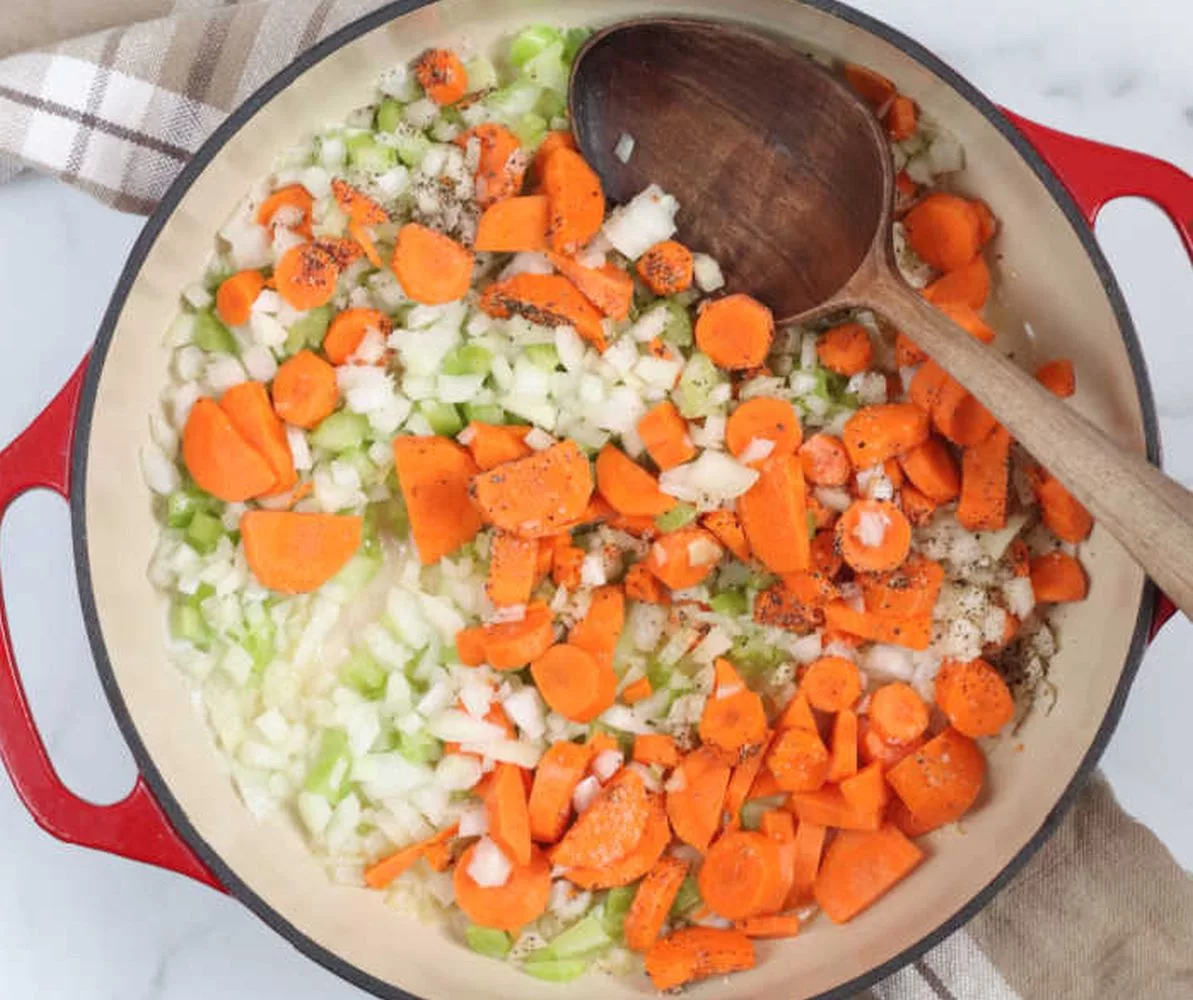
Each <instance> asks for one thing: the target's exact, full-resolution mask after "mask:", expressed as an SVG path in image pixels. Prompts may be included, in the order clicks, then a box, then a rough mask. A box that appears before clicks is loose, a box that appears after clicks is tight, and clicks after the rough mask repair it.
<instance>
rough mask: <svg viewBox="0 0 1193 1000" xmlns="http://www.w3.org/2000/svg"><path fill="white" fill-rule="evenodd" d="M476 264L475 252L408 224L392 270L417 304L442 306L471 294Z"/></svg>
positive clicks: (399, 234) (439, 234)
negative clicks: (473, 267) (473, 269)
mask: <svg viewBox="0 0 1193 1000" xmlns="http://www.w3.org/2000/svg"><path fill="white" fill-rule="evenodd" d="M472 264H473V256H472V253H471V251H469V250H467V249H466V248H465V247H462V246H461V245H460V244H459V243H457V242H456V241H455V240H453V239H452V238H451V237H450V236H445V235H444V234H443V233H439V232H436V231H435V230H434V229H428V228H427V227H426V226H424V225H421V224H419V223H417V222H408V223H406V225H404V226H403V227H402V228H401V229H400V230H399V231H398V239H397V242H396V243H395V244H394V255H393V260H392V262H391V264H390V266H391V267H392V268H393V272H394V274H395V275H396V276H397V279H398V282H399V283H400V284H401V286H402V290H403V291H404V292H405V293H406V294H407V295H409V296H410V297H411V298H412V299H414V301H415V302H421V303H422V304H423V305H427V306H438V305H443V304H445V303H447V302H455V301H457V300H458V299H462V298H463V297H464V296H465V295H467V294H468V289H469V288H470V287H471V286H472Z"/></svg>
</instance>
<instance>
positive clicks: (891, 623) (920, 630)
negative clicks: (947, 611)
mask: <svg viewBox="0 0 1193 1000" xmlns="http://www.w3.org/2000/svg"><path fill="white" fill-rule="evenodd" d="M824 620H825V624H826V625H827V626H828V627H829V628H830V629H835V630H838V631H841V632H848V633H849V634H850V635H854V636H857V637H858V638H859V639H869V640H870V641H871V642H885V643H889V644H890V645H892V646H905V647H906V648H907V649H916V650H923V649H927V648H928V646H929V645H931V643H932V615H931V614H924V615H916V616H914V617H912V618H891V617H887V616H886V615H875V614H871V613H870V612H868V611H857V610H855V609H853V608H851V607H850V606H849V605H848V604H846V603H845V602H844V601H833V602H832V603H831V604H829V605H828V607H826V608H825V609H824Z"/></svg>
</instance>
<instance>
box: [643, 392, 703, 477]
mask: <svg viewBox="0 0 1193 1000" xmlns="http://www.w3.org/2000/svg"><path fill="white" fill-rule="evenodd" d="M638 436H639V437H640V438H642V443H643V445H645V446H646V451H647V454H649V455H650V457H651V459H652V460H653V461H654V464H655V465H657V466H658V467H659V468H660V469H662V470H663V471H664V472H666V471H667V470H668V469H673V468H675V466H677V465H683V463H684V462H688V461H690V460H691V459H693V458H695V457H696V446H695V445H694V444H692V438H691V436H690V435H689V434H688V422H687V421H686V420H684V418H683V417H681V416H680V415H679V410H677V409H676V408H675V404H674V403H672V402H671V401H670V400H665V401H664V402H662V403H659V404H658V405H657V406H655V407H654V408H653V409H651V410H650V411H648V412H647V414H646V416H644V417H643V418H642V419H641V420H639V421H638Z"/></svg>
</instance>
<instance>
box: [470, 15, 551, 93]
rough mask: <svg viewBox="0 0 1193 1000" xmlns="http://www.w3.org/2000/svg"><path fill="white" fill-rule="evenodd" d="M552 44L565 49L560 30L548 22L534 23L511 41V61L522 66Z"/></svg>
mask: <svg viewBox="0 0 1193 1000" xmlns="http://www.w3.org/2000/svg"><path fill="white" fill-rule="evenodd" d="M552 45H559V48H560V51H561V52H562V51H563V50H564V39H563V36H562V35H561V34H560V32H559V30H558V29H556V28H552V27H551V26H550V25H546V24H532V25H531V26H530V27H529V28H527V29H525V30H524V31H522V32H520V33H519V34H518V35H517V37H515V38H514V40H513V41H512V42H510V62H512V63H513V64H514V65H515V66H517V67H519V68H521V67H522V66H525V65H526V64H527V63H528V62H530V60H531V59H533V58H534V57H535V56H537V55H538V54H539V53H540V52H542V51H543V50H544V49H548V48H550V47H551V46H552ZM469 82H470V83H471V78H470V79H469Z"/></svg>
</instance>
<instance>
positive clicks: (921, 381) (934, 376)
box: [907, 360, 949, 414]
mask: <svg viewBox="0 0 1193 1000" xmlns="http://www.w3.org/2000/svg"><path fill="white" fill-rule="evenodd" d="M948 377H949V376H948V373H947V372H946V371H945V370H944V369H943V368H941V367H940V365H938V364H937V363H936V362H935V361H932V360H928V361H925V362H924V364H923V365H922V366H921V367H920V370H919V371H918V372H916V373H915V378H913V379H912V380H911V385H910V386H909V387H908V389H907V398H908V399H910V400H911V402H912V405H914V406H918V407H919V408H920V409H921V410H922V411H923V412H924V413H927V414H931V412H932V411H933V410H934V409H935V408H936V401H937V400H938V399H939V398H940V394H941V391H942V390H943V389H944V384H945V382H946V381H947V380H948Z"/></svg>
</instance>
